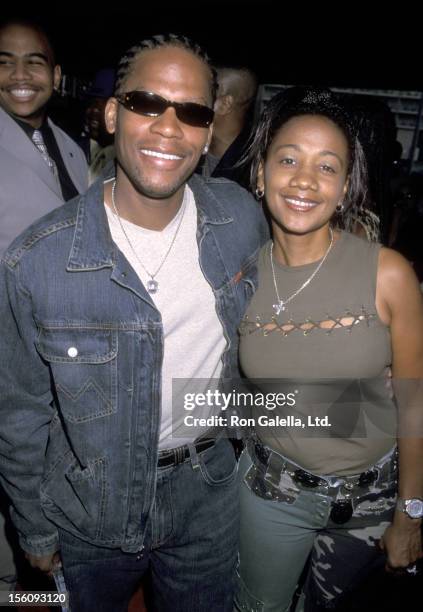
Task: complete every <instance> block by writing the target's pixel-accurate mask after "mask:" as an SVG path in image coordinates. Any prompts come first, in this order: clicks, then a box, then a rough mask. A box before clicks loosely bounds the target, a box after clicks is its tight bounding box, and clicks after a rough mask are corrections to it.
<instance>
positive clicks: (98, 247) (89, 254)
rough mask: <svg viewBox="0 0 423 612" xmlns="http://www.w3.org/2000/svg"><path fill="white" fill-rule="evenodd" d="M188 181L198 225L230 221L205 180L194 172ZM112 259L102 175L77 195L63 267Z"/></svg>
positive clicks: (100, 264)
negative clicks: (67, 257)
mask: <svg viewBox="0 0 423 612" xmlns="http://www.w3.org/2000/svg"><path fill="white" fill-rule="evenodd" d="M188 185H189V186H190V188H191V189H192V191H193V193H194V198H195V202H196V205H197V209H198V215H199V227H202V226H203V225H205V224H211V225H223V224H226V223H232V222H233V218H232V217H231V216H230V215H228V214H227V212H226V210H225V209H224V207H223V206H222V203H221V202H219V200H218V199H217V198H216V197H215V195H214V193H213V192H212V191H211V189H209V188H208V186H207V182H206V181H204V180H203V179H202V178H200V177H198V176H197V175H195V174H194V175H193V176H192V177H191V179H190V180H189V181H188ZM116 259H117V247H116V245H115V243H114V242H113V240H112V237H111V234H110V230H109V224H108V221H107V214H106V211H105V209H104V188H103V179H100V180H98V181H96V182H95V183H94V184H93V185H92V186H91V187H90V189H89V190H88V191H87V193H86V194H85V195H83V196H80V200H79V205H78V214H77V219H76V225H75V232H74V237H73V242H72V248H71V251H70V254H69V259H68V265H67V270H68V271H69V272H75V271H84V270H86V271H88V270H99V269H101V268H107V267H113V266H114V265H115V262H116Z"/></svg>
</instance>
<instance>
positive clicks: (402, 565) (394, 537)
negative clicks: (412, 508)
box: [379, 511, 423, 571]
mask: <svg viewBox="0 0 423 612" xmlns="http://www.w3.org/2000/svg"><path fill="white" fill-rule="evenodd" d="M379 545H380V547H381V549H382V550H383V551H384V552H385V554H386V557H387V560H386V566H385V567H386V569H387V570H388V571H392V570H400V569H406V568H407V567H408V566H410V565H413V564H414V563H415V562H416V561H418V560H419V559H421V558H422V557H423V549H422V531H421V520H419V519H411V518H409V517H408V516H407V515H406V514H404V512H400V511H396V512H395V515H394V520H393V522H392V523H391V525H389V527H387V529H386V530H385V533H384V534H383V536H382V538H381V539H380V542H379Z"/></svg>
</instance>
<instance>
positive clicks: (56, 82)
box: [53, 64, 62, 91]
mask: <svg viewBox="0 0 423 612" xmlns="http://www.w3.org/2000/svg"><path fill="white" fill-rule="evenodd" d="M61 80H62V69H61V67H60V66H59V64H57V65H56V66H55V67H54V68H53V87H54V90H55V91H57V90H58V89H59V87H60V81H61Z"/></svg>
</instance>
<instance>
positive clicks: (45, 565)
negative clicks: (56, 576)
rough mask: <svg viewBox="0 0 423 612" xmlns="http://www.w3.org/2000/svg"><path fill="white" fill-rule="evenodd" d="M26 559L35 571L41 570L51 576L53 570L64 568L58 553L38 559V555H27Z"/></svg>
mask: <svg viewBox="0 0 423 612" xmlns="http://www.w3.org/2000/svg"><path fill="white" fill-rule="evenodd" d="M25 557H26V559H27V560H28V562H29V564H30V566H31V567H33V568H34V569H39V570H40V571H42V572H44V573H46V574H48V575H49V576H51V575H52V572H53V570H55V569H57V568H59V567H62V562H61V560H60V555H59V553H58V552H56V553H53V554H52V555H45V556H43V557H37V556H36V555H31V554H30V553H25Z"/></svg>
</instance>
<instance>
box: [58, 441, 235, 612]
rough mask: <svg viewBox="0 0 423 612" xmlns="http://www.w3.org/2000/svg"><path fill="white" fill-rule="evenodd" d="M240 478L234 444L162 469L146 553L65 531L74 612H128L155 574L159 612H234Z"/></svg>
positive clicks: (66, 567) (66, 570) (65, 560)
mask: <svg viewBox="0 0 423 612" xmlns="http://www.w3.org/2000/svg"><path fill="white" fill-rule="evenodd" d="M235 475H236V461H235V457H234V451H233V448H232V445H231V444H230V442H229V441H228V440H226V439H222V440H219V441H218V442H217V443H216V445H215V446H214V447H212V448H210V449H208V450H207V451H205V452H204V453H202V454H201V455H197V454H196V452H195V450H193V452H192V454H191V458H190V459H189V460H187V461H186V462H185V463H182V464H179V465H178V466H176V467H169V468H163V469H160V470H159V471H158V476H157V491H156V498H155V502H154V506H153V509H152V513H151V517H150V521H149V525H148V528H147V532H146V538H145V541H144V546H145V548H144V550H143V551H142V554H132V553H123V552H122V551H121V550H116V549H108V548H100V547H97V546H92V545H91V544H87V543H86V542H83V541H82V540H79V538H75V537H74V536H71V535H70V534H69V533H67V532H64V531H61V533H60V544H61V555H62V561H63V573H64V576H65V580H66V585H67V588H68V590H69V592H70V607H71V609H72V612H96V611H98V612H108V611H110V612H126V610H127V607H128V603H129V601H130V599H131V596H132V594H133V593H134V591H135V590H136V589H137V587H138V585H139V582H140V580H141V578H142V576H143V575H144V574H145V573H146V571H147V570H148V569H150V571H151V578H152V588H153V598H154V602H153V609H154V610H157V611H159V612H231V611H232V609H233V574H234V567H235V561H236V553H237V547H238V530H239V509H238V503H239V502H238V490H237V487H236V484H235ZM149 610H150V609H149Z"/></svg>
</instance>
